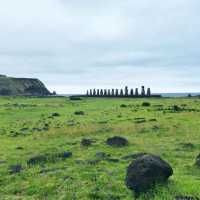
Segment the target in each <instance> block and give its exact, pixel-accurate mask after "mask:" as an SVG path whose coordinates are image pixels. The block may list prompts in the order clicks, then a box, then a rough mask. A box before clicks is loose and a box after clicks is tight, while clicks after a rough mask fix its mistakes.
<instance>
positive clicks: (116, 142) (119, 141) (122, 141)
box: [106, 136, 128, 147]
mask: <svg viewBox="0 0 200 200" xmlns="http://www.w3.org/2000/svg"><path fill="white" fill-rule="evenodd" d="M106 144H107V145H110V146H114V147H123V146H126V145H128V140H127V139H126V138H123V137H119V136H114V137H111V138H108V139H107V141H106Z"/></svg>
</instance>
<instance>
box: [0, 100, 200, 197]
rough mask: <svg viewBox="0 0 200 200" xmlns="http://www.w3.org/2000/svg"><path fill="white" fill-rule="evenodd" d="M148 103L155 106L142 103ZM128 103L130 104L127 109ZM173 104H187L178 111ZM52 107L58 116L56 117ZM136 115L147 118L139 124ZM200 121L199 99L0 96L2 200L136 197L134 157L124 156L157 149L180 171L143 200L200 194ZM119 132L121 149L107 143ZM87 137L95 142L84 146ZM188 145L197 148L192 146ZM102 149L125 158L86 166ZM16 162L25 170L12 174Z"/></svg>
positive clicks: (0, 177) (0, 192)
mask: <svg viewBox="0 0 200 200" xmlns="http://www.w3.org/2000/svg"><path fill="white" fill-rule="evenodd" d="M143 102H150V104H151V105H150V106H142V104H143ZM122 104H124V105H127V106H124V107H123V106H122V107H121V106H120V105H122ZM159 105H162V107H161V106H159ZM173 105H178V106H179V107H181V108H183V107H184V108H185V109H184V110H182V111H179V112H174V111H172V109H171V107H172V106H173ZM75 111H84V113H85V115H75V114H74V112H75ZM54 112H57V113H59V114H60V116H59V117H54V118H51V115H52V113H54ZM135 118H145V121H144V120H143V121H139V122H141V123H137V122H138V120H137V119H135ZM151 119H156V120H157V121H155V120H154V121H152V120H151ZM199 119H200V99H198V98H185V99H184V98H174V99H172V98H163V99H95V98H85V99H83V100H82V101H70V100H69V99H67V98H61V97H60V98H23V97H16V98H9V97H1V98H0V174H1V176H0V199H2V200H15V199H20V200H29V199H30V200H33V199H34V200H55V199H57V200H88V199H91V200H118V199H120V200H132V199H134V197H133V194H132V192H131V191H130V190H128V189H127V188H126V186H125V183H124V179H125V175H126V168H127V166H128V165H129V164H130V163H131V160H123V159H121V158H122V157H123V156H126V155H129V154H133V153H137V152H146V153H153V154H156V155H159V156H161V157H162V158H163V159H164V160H166V161H167V162H169V163H170V164H171V166H172V167H173V170H174V175H173V176H172V177H170V179H169V182H168V184H167V185H165V186H157V187H156V188H155V189H154V190H153V191H152V192H150V193H149V194H146V195H145V196H143V197H140V198H139V199H141V200H142V199H155V200H165V199H166V200H168V199H169V200H171V199H174V198H175V196H176V195H189V196H197V197H200V169H198V168H197V167H195V166H194V163H195V158H196V156H197V155H198V154H199V153H200V152H199V148H200V142H199V141H200V120H199ZM45 124H48V125H46V126H45ZM115 135H117V136H123V137H125V138H127V139H128V140H129V143H130V144H129V145H128V146H127V147H123V148H113V147H110V146H107V145H106V144H105V141H106V139H107V138H108V137H111V136H115ZM82 138H91V139H94V140H95V141H96V142H95V143H93V144H92V146H90V147H82V146H81V145H80V142H81V140H82ZM186 143H192V144H193V145H194V147H193V148H187V146H186V145H184V144H186ZM17 147H23V149H17ZM62 151H71V152H72V153H73V155H72V157H71V158H68V159H66V160H58V161H56V162H46V163H45V164H43V165H34V166H28V165H27V160H28V159H30V158H31V157H33V156H36V155H41V154H46V153H48V154H51V153H57V152H62ZM97 152H105V153H108V154H111V157H112V158H117V159H119V160H120V161H119V162H118V163H114V162H108V161H106V160H102V161H101V162H99V163H98V164H96V165H90V164H87V162H86V161H88V160H95V159H96V157H95V154H96V153H97ZM3 161H4V162H3ZM81 161H82V162H81ZM14 164H21V165H22V166H23V170H22V171H21V172H20V173H18V174H9V170H8V169H9V166H10V165H14ZM41 170H43V172H42V173H41ZM149 195H150V197H149Z"/></svg>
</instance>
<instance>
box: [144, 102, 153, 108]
mask: <svg viewBox="0 0 200 200" xmlns="http://www.w3.org/2000/svg"><path fill="white" fill-rule="evenodd" d="M142 106H144V107H149V106H151V104H150V103H149V102H143V103H142Z"/></svg>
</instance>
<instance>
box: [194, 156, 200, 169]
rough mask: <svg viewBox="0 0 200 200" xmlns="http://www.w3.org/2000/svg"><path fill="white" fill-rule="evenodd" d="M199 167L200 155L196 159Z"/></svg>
mask: <svg viewBox="0 0 200 200" xmlns="http://www.w3.org/2000/svg"><path fill="white" fill-rule="evenodd" d="M195 164H196V165H197V166H198V167H200V154H199V155H198V156H197V157H196V163H195Z"/></svg>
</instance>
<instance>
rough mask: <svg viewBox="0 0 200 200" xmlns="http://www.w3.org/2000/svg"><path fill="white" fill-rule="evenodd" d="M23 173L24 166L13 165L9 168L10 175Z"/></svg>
mask: <svg viewBox="0 0 200 200" xmlns="http://www.w3.org/2000/svg"><path fill="white" fill-rule="evenodd" d="M21 171H22V166H21V165H20V164H17V165H11V166H10V167H9V173H10V174H17V173H20V172H21Z"/></svg>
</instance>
